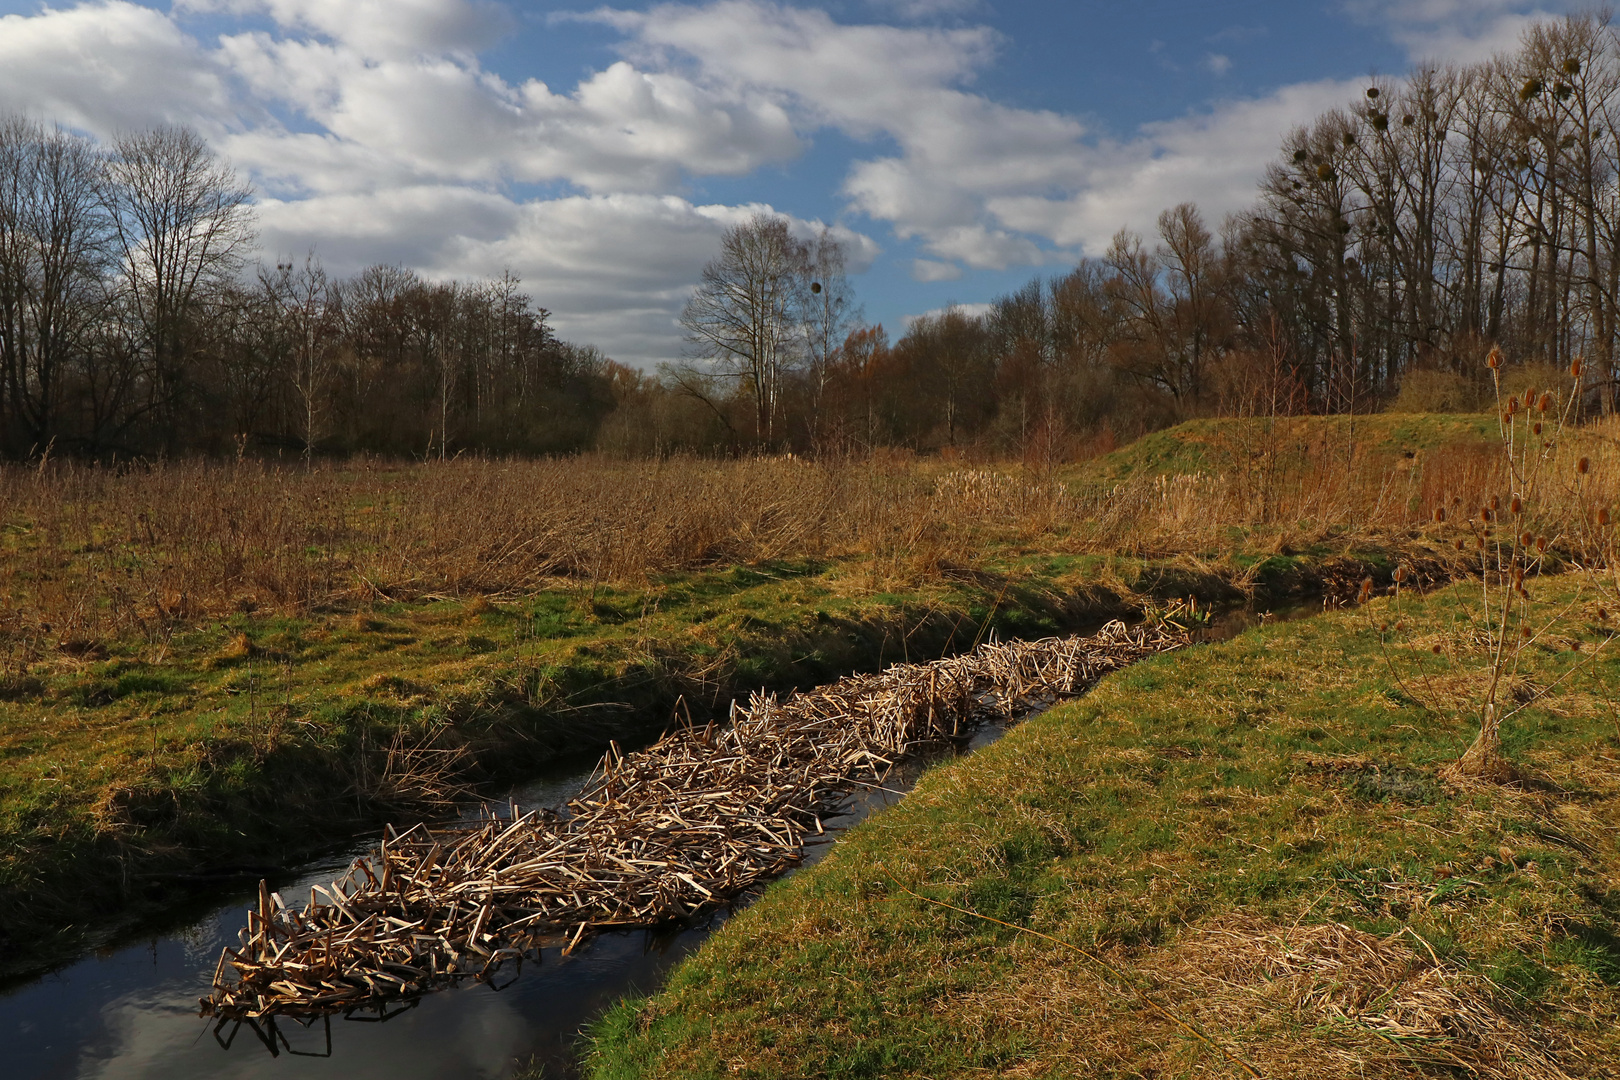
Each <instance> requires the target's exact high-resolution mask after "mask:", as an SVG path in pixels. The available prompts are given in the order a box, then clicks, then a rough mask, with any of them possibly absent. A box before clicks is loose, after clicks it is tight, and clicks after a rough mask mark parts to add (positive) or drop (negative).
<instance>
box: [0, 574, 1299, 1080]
mask: <svg viewBox="0 0 1620 1080" xmlns="http://www.w3.org/2000/svg"><path fill="white" fill-rule="evenodd" d="M1313 610H1320V607H1319V606H1317V605H1312V604H1302V605H1299V606H1298V607H1292V608H1288V609H1279V610H1278V612H1277V613H1276V615H1275V616H1272V615H1271V614H1270V613H1267V614H1266V615H1264V616H1260V615H1256V614H1255V613H1254V612H1252V611H1241V610H1240V611H1232V612H1228V613H1226V614H1224V615H1222V616H1221V617H1220V618H1218V619H1217V620H1216V621H1215V623H1214V624H1212V625H1211V626H1210V627H1209V628H1208V629H1207V630H1205V631H1204V632H1203V633H1202V634H1200V635H1199V638H1200V639H1201V640H1205V641H1208V640H1219V639H1224V638H1227V637H1231V636H1233V635H1234V634H1236V633H1239V632H1241V631H1242V630H1245V629H1247V628H1248V627H1250V626H1253V625H1256V624H1258V623H1259V622H1261V621H1262V620H1263V619H1271V618H1273V617H1275V618H1278V619H1287V618H1296V617H1299V616H1300V615H1303V614H1308V613H1309V612H1310V611H1313ZM1006 730H1007V728H1006V726H1004V725H987V726H985V727H982V728H981V729H979V731H978V732H977V733H976V734H975V735H974V737H973V738H972V740H971V741H970V742H968V743H967V744H966V745H965V746H963V747H961V748H960V749H957V750H951V749H944V750H940V751H936V752H933V753H927V754H918V755H916V756H914V757H912V758H909V759H907V760H906V761H905V762H903V763H901V764H900V765H899V766H898V767H896V768H895V769H894V770H893V771H892V772H891V773H890V774H889V776H888V778H887V779H885V780H884V782H883V787H882V788H872V787H863V788H857V789H856V794H855V795H853V796H852V797H851V798H850V800H849V802H848V803H847V805H846V807H845V809H844V812H843V813H841V814H840V815H838V816H837V817H831V818H826V819H824V821H825V823H826V824H827V825H828V826H829V827H830V828H831V830H832V832H831V836H830V837H829V838H828V839H826V840H823V841H821V842H820V843H818V844H816V845H815V846H811V847H808V848H807V849H806V852H805V858H804V860H803V862H802V864H801V867H802V866H809V865H813V864H814V863H815V862H816V861H817V860H818V859H819V858H821V857H822V856H823V855H825V853H826V852H827V851H828V850H830V848H831V844H832V843H833V842H835V838H836V835H837V833H838V832H839V831H841V830H842V829H846V828H848V827H850V826H852V825H854V824H856V823H858V822H859V821H861V820H862V819H864V818H865V817H866V816H867V815H869V814H871V813H873V812H874V811H876V810H880V809H882V808H883V807H886V806H889V805H891V804H893V803H894V802H897V801H898V800H899V798H900V796H901V793H903V792H906V791H909V790H910V788H911V787H912V785H913V784H915V783H916V781H917V779H918V778H919V777H920V776H921V775H922V774H923V772H924V771H926V770H927V768H928V767H929V766H931V765H933V764H937V763H938V762H939V761H941V760H943V759H945V758H948V757H950V756H952V755H953V754H964V753H971V752H972V751H973V750H976V749H978V748H979V747H981V746H985V745H987V744H989V743H991V742H993V741H995V740H996V739H998V738H1000V736H1001V735H1002V734H1004V733H1005V731H1006ZM594 767H595V761H594V760H593V761H591V763H590V764H589V765H586V766H583V767H581V766H575V767H574V768H573V769H571V770H569V771H566V772H559V773H557V774H555V775H551V776H547V777H544V778H542V779H539V780H535V781H532V782H530V783H528V784H525V785H522V786H519V787H517V788H515V789H513V790H512V791H510V792H509V793H507V794H506V795H503V796H502V797H501V798H500V799H497V800H494V802H496V803H497V804H499V803H503V802H507V801H509V800H510V801H515V802H516V803H517V804H518V805H519V806H521V807H537V806H556V805H559V804H561V803H564V802H566V801H567V800H568V799H570V798H572V797H573V796H574V795H575V794H577V793H578V792H579V790H580V788H581V787H582V786H583V784H584V782H585V781H586V779H587V778H588V777H589V776H590V774H591V771H592V769H594ZM373 846H374V840H372V839H369V838H368V839H366V840H364V841H357V842H356V843H355V844H353V845H352V846H350V847H348V848H345V849H342V850H338V851H334V852H333V853H331V854H330V855H329V856H327V857H326V858H323V859H319V860H316V861H313V862H311V863H309V864H307V865H305V866H303V867H301V868H299V869H298V870H297V871H295V872H293V873H292V874H289V875H286V876H284V877H281V878H278V879H276V880H273V881H271V882H270V887H271V888H273V889H279V890H281V891H282V892H283V893H284V894H285V895H288V896H301V895H305V894H307V893H308V890H309V886H310V885H312V884H323V885H324V884H326V883H329V882H330V881H331V880H332V879H333V878H335V877H338V876H340V875H341V874H342V873H343V871H344V870H345V869H346V868H347V867H348V865H349V864H350V862H352V861H353V859H354V858H355V857H357V856H359V855H363V854H365V853H366V852H368V851H370V850H371V849H372V847H373ZM791 872H793V871H790V873H791ZM256 895H257V882H256V881H249V880H244V881H242V882H240V883H239V884H238V886H237V887H236V889H235V891H233V892H231V893H228V894H226V895H225V896H224V898H223V899H222V900H221V901H220V902H219V903H218V906H216V907H214V908H212V909H211V910H207V911H206V912H204V913H202V914H200V916H198V917H195V918H194V919H192V920H191V921H189V922H183V923H182V924H179V925H176V926H174V927H173V928H171V929H169V930H166V931H162V932H156V933H148V934H146V935H144V936H141V937H139V938H137V939H133V940H126V941H124V942H122V943H120V944H117V945H115V946H112V947H108V948H106V949H103V950H100V951H98V952H96V953H94V954H91V955H89V956H86V957H84V958H82V959H80V960H79V961H78V962H76V963H73V964H71V965H68V966H66V967H63V968H61V969H59V970H56V971H54V972H51V973H49V974H46V975H43V976H40V977H39V978H37V979H34V980H32V981H29V982H25V983H21V984H19V985H17V986H14V987H12V988H11V989H10V990H8V991H5V992H3V993H0V1039H3V1040H4V1045H5V1046H6V1047H7V1048H8V1049H7V1050H6V1051H5V1054H6V1059H5V1061H4V1063H3V1065H0V1073H3V1074H4V1075H5V1076H7V1077H13V1078H17V1080H67V1078H70V1077H71V1078H77V1080H135V1078H152V1080H158V1078H162V1080H205V1078H207V1080H212V1078H220V1080H223V1078H258V1077H267V1078H268V1077H277V1078H287V1077H293V1076H296V1077H300V1078H303V1077H314V1078H319V1077H337V1076H342V1077H344V1078H345V1080H438V1078H441V1077H443V1078H450V1077H455V1078H458V1080H465V1078H469V1077H477V1078H491V1080H502V1078H505V1077H509V1076H512V1075H513V1074H514V1073H516V1072H518V1071H519V1070H521V1069H523V1068H526V1067H529V1066H530V1065H533V1064H540V1065H543V1066H544V1073H543V1075H545V1076H546V1077H548V1078H549V1077H559V1076H571V1075H577V1071H576V1070H577V1063H576V1061H575V1058H576V1054H577V1051H578V1046H579V1031H580V1029H581V1028H582V1027H584V1026H585V1025H586V1024H588V1023H589V1022H590V1021H591V1020H592V1019H593V1018H594V1017H596V1016H598V1015H600V1014H601V1013H602V1011H603V1010H604V1009H606V1008H607V1007H609V1006H611V1005H612V1004H613V1003H615V1002H616V1001H618V1000H619V999H620V998H622V997H625V996H630V995H636V994H645V993H651V992H653V991H655V990H656V989H657V988H658V987H659V986H660V985H661V983H662V981H663V978H664V975H665V973H666V972H668V971H669V969H670V968H671V967H673V966H674V965H675V963H676V962H677V961H679V960H680V959H681V958H682V957H683V956H685V955H686V954H687V953H689V952H691V951H692V950H693V949H695V948H696V947H697V946H698V945H699V944H701V943H702V941H703V939H704V938H705V937H707V936H708V935H709V933H711V932H712V931H713V930H714V929H715V928H716V927H718V926H719V925H720V924H721V923H723V922H724V921H725V919H726V918H727V917H728V915H729V914H730V912H731V911H732V910H735V909H737V908H740V907H741V906H744V905H746V903H747V902H748V900H749V899H750V898H751V896H744V897H742V898H740V899H739V900H737V901H736V902H735V904H734V905H732V907H730V908H725V909H721V910H719V911H716V912H714V913H713V914H711V915H709V916H708V917H706V918H703V919H701V920H699V921H697V922H695V923H693V924H691V925H686V926H678V927H670V928H664V929H659V930H633V931H618V932H611V933H603V934H601V935H598V936H597V937H596V938H594V939H593V940H591V941H590V942H588V943H587V944H586V945H585V946H584V947H582V948H580V949H578V950H576V951H575V953H574V954H573V955H572V956H569V957H563V956H561V950H560V949H556V948H548V949H545V950H544V951H543V953H542V955H541V958H540V961H539V963H534V962H532V961H527V962H525V963H524V965H523V971H522V974H521V975H520V976H519V977H518V978H516V979H515V980H514V981H512V982H510V983H509V984H507V985H505V986H503V987H502V988H501V989H499V990H497V989H494V988H492V987H490V986H487V985H484V984H480V983H471V982H469V983H467V984H464V985H462V986H460V987H459V988H456V989H452V990H445V991H442V992H439V993H434V994H429V995H427V996H425V997H423V998H420V999H418V1000H417V1001H415V1002H413V1003H409V1004H405V1005H403V1006H400V1007H398V1008H397V1009H396V1010H395V1011H393V1012H392V1013H391V1014H390V1015H388V1016H387V1017H386V1018H379V1017H378V1016H376V1015H375V1014H369V1013H357V1014H356V1015H354V1016H353V1017H351V1018H347V1019H345V1018H344V1017H342V1016H335V1017H331V1018H329V1019H327V1020H316V1021H314V1022H313V1023H311V1024H309V1025H308V1026H307V1027H306V1026H304V1025H302V1024H300V1023H298V1022H295V1021H290V1020H287V1019H285V1018H283V1019H281V1020H280V1021H279V1022H278V1023H277V1024H276V1026H275V1027H274V1029H273V1031H272V1032H263V1033H260V1032H256V1031H255V1029H254V1028H253V1027H251V1026H250V1025H247V1024H242V1025H240V1026H236V1025H234V1024H232V1023H226V1024H224V1025H223V1026H222V1027H221V1028H219V1029H218V1030H216V1026H215V1021H212V1020H204V1019H201V1018H199V1017H198V1015H197V1001H198V998H200V997H202V996H204V995H205V994H207V993H208V992H209V990H210V983H211V979H212V976H213V973H214V967H215V964H216V963H217V962H218V960H219V955H220V950H221V949H223V948H224V947H225V946H226V945H227V944H231V945H234V944H235V943H236V935H237V931H238V930H239V929H240V928H241V927H242V925H243V920H244V913H245V911H246V909H247V908H248V907H249V906H250V905H251V904H252V903H253V902H254V901H255V899H256ZM194 910H197V909H194Z"/></svg>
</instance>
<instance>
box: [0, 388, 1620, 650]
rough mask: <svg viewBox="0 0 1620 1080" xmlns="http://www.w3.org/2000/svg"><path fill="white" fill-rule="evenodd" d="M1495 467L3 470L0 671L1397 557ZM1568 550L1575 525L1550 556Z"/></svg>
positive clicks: (1277, 445) (1228, 451) (1404, 462)
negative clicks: (575, 616) (261, 616)
mask: <svg viewBox="0 0 1620 1080" xmlns="http://www.w3.org/2000/svg"><path fill="white" fill-rule="evenodd" d="M1617 435H1620V424H1617V423H1615V422H1610V423H1608V424H1605V425H1598V426H1595V427H1590V428H1586V429H1582V430H1581V431H1580V432H1579V433H1577V434H1576V435H1575V436H1574V437H1568V438H1566V439H1565V441H1564V443H1563V444H1562V445H1560V447H1559V448H1558V451H1557V453H1558V455H1559V456H1560V462H1559V463H1558V464H1557V466H1555V470H1556V467H1561V465H1562V458H1563V457H1566V456H1567V457H1570V458H1571V460H1573V459H1574V456H1575V455H1577V454H1578V455H1581V456H1589V457H1590V458H1591V460H1592V463H1593V464H1592V467H1591V471H1590V474H1589V475H1588V476H1586V477H1584V478H1583V484H1584V487H1583V489H1582V505H1586V506H1590V505H1592V504H1594V503H1595V502H1596V501H1603V500H1611V501H1612V496H1613V495H1614V494H1615V493H1616V492H1620V439H1617V437H1616V436H1617ZM1499 458H1500V455H1499V454H1498V455H1497V457H1496V458H1493V457H1492V456H1491V454H1490V453H1489V452H1487V451H1486V450H1484V449H1482V448H1480V447H1475V446H1471V445H1469V444H1451V445H1446V446H1442V447H1440V448H1438V449H1433V450H1428V451H1424V452H1422V453H1421V454H1417V455H1412V456H1403V455H1401V454H1398V453H1392V452H1390V451H1389V450H1388V449H1387V448H1380V447H1379V446H1377V445H1376V443H1375V441H1374V440H1372V439H1369V438H1367V437H1365V436H1357V435H1355V433H1354V431H1353V430H1352V429H1350V428H1349V427H1348V426H1347V425H1344V424H1331V423H1325V422H1324V423H1315V422H1313V421H1312V420H1311V419H1310V418H1301V419H1298V420H1290V421H1280V422H1278V423H1276V424H1272V425H1266V426H1263V427H1262V426H1256V425H1255V424H1252V423H1248V424H1246V423H1245V422H1235V423H1234V424H1233V425H1232V427H1231V428H1230V429H1229V430H1227V431H1225V432H1224V433H1223V434H1222V435H1221V437H1220V438H1219V439H1218V440H1217V445H1215V446H1214V447H1213V450H1212V452H1211V454H1210V455H1209V457H1208V458H1207V460H1206V461H1205V462H1204V463H1203V466H1202V467H1200V468H1195V469H1191V470H1185V469H1179V470H1178V469H1177V468H1174V467H1170V468H1166V469H1161V470H1144V471H1142V472H1141V473H1140V474H1138V475H1136V476H1134V477H1133V478H1131V479H1129V480H1127V481H1125V482H1123V483H1105V482H1099V481H1098V480H1097V479H1096V478H1095V476H1094V475H1093V474H1092V473H1090V472H1088V471H1087V470H1086V469H1085V468H1084V467H1081V468H1076V469H1071V470H1068V471H1066V472H1060V473H1050V472H1048V473H1036V472H1030V471H1028V470H1024V469H1021V468H1001V469H994V468H977V469H963V468H958V467H954V466H950V465H947V464H944V463H919V462H916V461H912V460H908V459H905V458H902V457H893V458H876V459H871V460H859V461H857V460H840V461H833V462H813V461H805V460H797V459H792V458H786V459H778V458H764V459H746V460H738V461H724V462H722V461H707V460H697V459H674V460H667V461H647V462H626V461H618V460H611V459H606V458H591V457H585V458H573V459H561V460H549V461H524V462H517V461H488V460H470V459H468V460H458V461H451V462H442V463H428V464H419V465H404V466H400V465H379V464H375V463H364V462H362V463H359V464H357V465H354V466H351V467H342V468H337V467H328V468H317V469H315V470H313V471H307V472H306V471H304V470H301V469H289V468H280V467H276V466H273V465H268V464H262V463H256V462H240V463H231V464H217V463H204V462H182V463H160V464H156V465H151V466H141V467H131V468H123V469H117V470H115V469H109V468H97V467H88V466H82V465H75V464H71V463H64V464H51V465H49V466H46V467H43V468H22V467H17V466H12V467H0V654H4V655H6V656H8V657H9V658H11V659H12V660H13V661H15V660H16V659H17V658H18V657H23V658H24V659H26V658H28V657H30V656H31V657H36V658H37V657H38V656H40V655H42V654H46V653H51V652H59V653H63V654H69V655H89V656H92V657H93V656H94V655H95V654H96V652H97V650H98V649H99V648H100V647H101V643H103V642H106V641H108V640H111V639H116V638H124V637H129V636H137V637H144V638H145V639H147V640H150V641H163V640H166V639H167V636H168V635H170V634H172V633H174V632H175V630H176V629H177V628H180V627H184V626H187V625H190V624H194V623H196V622H198V621H201V620H205V619H210V618H217V617H219V616H222V615H226V614H229V613H233V612H252V611H259V612H265V613H276V614H301V613H304V612H307V611H309V610H311V609H320V608H323V607H324V608H364V607H366V606H368V605H370V604H373V603H376V602H379V601H387V600H400V599H412V598H417V597H422V596H433V595H448V596H458V597H477V596H495V597H497V598H499V597H502V596H515V595H522V594H526V593H531V592H534V591H536V590H539V589H542V588H546V587H549V586H554V585H556V584H558V583H559V582H569V583H573V584H575V585H578V586H581V587H584V588H591V587H593V586H595V585H597V584H600V583H604V582H622V581H641V580H645V579H646V578H647V577H648V576H650V575H657V574H663V573H670V572H677V571H682V570H689V569H695V568H701V567H705V566H714V565H726V564H733V563H754V564H757V563H762V562H769V561H772V560H781V559H825V558H841V557H847V556H855V557H865V558H868V559H869V560H870V564H869V565H870V568H871V570H872V574H871V576H870V579H869V583H870V585H872V586H873V587H879V586H882V585H884V584H892V583H893V581H894V580H895V579H896V578H899V579H901V580H903V581H915V580H917V579H926V578H929V577H934V576H937V575H939V574H941V573H948V572H950V571H951V570H952V569H953V568H959V567H961V566H963V565H964V564H966V565H973V564H975V563H978V562H982V561H983V560H984V559H985V558H986V557H987V553H988V552H994V551H995V550H998V548H1005V547H1007V546H1011V547H1012V548H1014V549H1021V550H1025V551H1028V550H1031V549H1036V550H1041V551H1049V552H1067V553H1083V552H1091V553H1107V554H1121V555H1127V556H1135V557H1143V558H1166V557H1175V556H1187V557H1204V558H1207V557H1211V556H1220V555H1221V554H1223V553H1231V552H1233V551H1234V550H1235V549H1243V548H1248V549H1251V550H1253V551H1256V552H1259V553H1266V552H1276V551H1284V552H1286V551H1288V550H1290V549H1294V548H1302V547H1307V546H1309V545H1312V544H1316V543H1320V542H1322V541H1323V540H1324V539H1332V540H1335V541H1338V542H1342V543H1354V542H1366V543H1369V544H1379V543H1388V542H1391V541H1393V542H1395V543H1402V542H1405V541H1406V540H1407V539H1409V538H1410V536H1411V534H1412V530H1413V529H1414V528H1416V527H1419V526H1421V525H1423V523H1425V522H1427V521H1428V520H1429V517H1430V515H1431V514H1432V510H1433V508H1434V507H1435V506H1439V505H1445V504H1447V503H1448V502H1450V501H1451V500H1453V499H1459V498H1460V499H1464V500H1465V501H1477V500H1479V499H1482V498H1488V497H1489V495H1491V494H1493V493H1498V492H1500V491H1503V490H1505V486H1506V485H1505V481H1504V479H1503V477H1502V475H1501V469H1500V464H1499ZM1572 475H1573V474H1572ZM1583 529H1586V530H1587V531H1590V529H1589V525H1588V524H1587V523H1586V521H1585V519H1584V518H1580V517H1579V515H1574V516H1572V517H1571V520H1570V521H1569V522H1567V523H1564V527H1563V528H1561V530H1560V535H1563V536H1565V537H1566V538H1568V539H1570V540H1572V541H1575V540H1580V539H1582V538H1583V537H1584V536H1585V533H1583V532H1582V530H1583Z"/></svg>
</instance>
